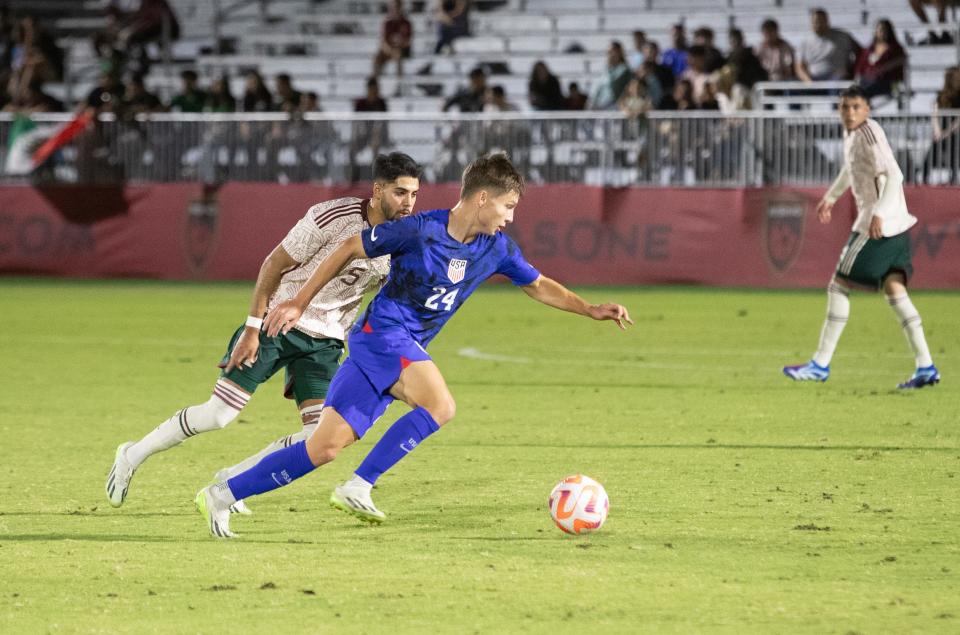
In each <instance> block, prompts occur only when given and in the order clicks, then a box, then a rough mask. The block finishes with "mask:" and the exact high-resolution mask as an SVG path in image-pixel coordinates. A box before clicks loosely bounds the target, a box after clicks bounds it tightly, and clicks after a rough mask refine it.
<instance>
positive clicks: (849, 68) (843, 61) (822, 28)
mask: <svg viewBox="0 0 960 635" xmlns="http://www.w3.org/2000/svg"><path fill="white" fill-rule="evenodd" d="M810 24H811V28H812V31H813V34H812V35H811V36H810V37H808V38H807V39H806V40H804V41H803V43H802V44H801V45H800V56H799V59H797V68H796V72H797V77H799V78H800V79H801V80H803V81H805V82H816V81H824V80H843V79H851V78H852V77H853V68H854V65H855V64H856V61H857V57H858V56H859V55H860V45H859V44H857V41H856V40H854V39H853V36H852V35H850V34H849V33H847V32H846V31H842V30H840V29H834V28H831V26H830V18H829V16H828V15H827V12H826V11H825V10H824V9H813V10H812V11H811V12H810Z"/></svg>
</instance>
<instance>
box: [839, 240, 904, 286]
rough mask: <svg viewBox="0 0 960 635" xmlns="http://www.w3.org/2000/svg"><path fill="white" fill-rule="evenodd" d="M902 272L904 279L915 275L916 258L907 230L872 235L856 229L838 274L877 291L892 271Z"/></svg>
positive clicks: (843, 252)
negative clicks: (886, 234) (885, 234)
mask: <svg viewBox="0 0 960 635" xmlns="http://www.w3.org/2000/svg"><path fill="white" fill-rule="evenodd" d="M895 271H899V272H901V273H902V274H903V276H904V278H906V279H907V280H909V279H910V276H912V275H913V257H912V255H911V253H910V236H909V235H908V233H907V232H903V233H902V234H897V235H896V236H890V237H887V238H877V239H874V238H870V236H868V235H867V234H861V233H860V232H853V233H852V234H850V239H849V240H847V244H846V246H845V247H844V248H843V251H841V252H840V262H838V263H837V272H836V274H837V277H838V278H841V279H843V280H846V281H849V282H852V283H854V284H856V285H857V286H861V287H866V288H869V289H873V290H877V289H880V288H881V287H882V286H883V280H884V279H885V278H886V277H887V276H888V275H889V274H891V273H893V272H895Z"/></svg>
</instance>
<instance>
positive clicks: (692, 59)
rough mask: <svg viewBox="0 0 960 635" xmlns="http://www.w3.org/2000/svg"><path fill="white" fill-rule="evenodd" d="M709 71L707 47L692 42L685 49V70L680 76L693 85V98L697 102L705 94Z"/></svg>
mask: <svg viewBox="0 0 960 635" xmlns="http://www.w3.org/2000/svg"><path fill="white" fill-rule="evenodd" d="M710 75H711V74H710V73H708V72H707V49H706V48H704V47H703V46H701V45H699V44H694V45H693V46H691V47H690V49H689V50H688V51H687V70H685V71H683V75H681V76H680V77H681V78H682V79H685V80H687V81H689V82H690V85H691V86H693V100H694V101H695V102H697V103H698V104H699V103H700V102H701V101H702V100H703V99H704V97H705V96H706V88H707V84H708V83H709V82H710Z"/></svg>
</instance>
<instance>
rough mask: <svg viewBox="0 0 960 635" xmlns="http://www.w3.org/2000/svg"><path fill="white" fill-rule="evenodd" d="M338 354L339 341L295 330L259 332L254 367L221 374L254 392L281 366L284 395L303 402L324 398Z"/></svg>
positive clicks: (226, 357) (225, 359) (340, 350)
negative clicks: (276, 334)
mask: <svg viewBox="0 0 960 635" xmlns="http://www.w3.org/2000/svg"><path fill="white" fill-rule="evenodd" d="M243 328H244V327H242V326H241V327H240V328H238V329H237V331H236V332H235V333H234V334H233V338H231V340H230V344H229V345H228V346H227V352H226V353H225V354H224V356H223V359H222V360H220V368H225V367H226V365H227V362H229V361H230V352H231V351H232V350H233V347H234V345H235V344H236V343H237V340H238V339H240V335H241V334H242V333H243ZM341 355H343V342H342V341H341V340H335V339H330V338H317V337H311V336H309V335H307V334H306V333H302V332H300V331H298V330H296V329H292V330H291V331H290V332H289V333H287V334H286V335H283V334H280V335H278V336H277V337H267V336H266V334H265V333H262V332H261V333H260V350H259V351H258V352H257V361H255V362H254V363H253V366H249V367H244V368H234V369H233V370H231V371H230V372H229V373H227V372H224V373H221V376H222V377H224V378H226V379H229V380H230V381H232V382H233V383H235V384H237V385H238V386H240V387H241V388H243V389H244V390H246V391H247V392H249V393H250V394H253V391H255V390H256V389H257V386H259V385H260V384H262V383H263V382H265V381H267V380H268V379H270V378H271V377H272V376H273V375H274V374H275V373H276V372H277V371H279V370H281V369H284V370H286V381H285V383H284V396H286V397H287V398H289V399H296V401H297V403H303V402H304V401H307V400H309V399H324V398H326V396H327V389H328V388H329V387H330V380H331V379H333V376H334V374H335V373H336V372H337V369H338V368H339V367H340V357H341Z"/></svg>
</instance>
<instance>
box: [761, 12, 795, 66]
mask: <svg viewBox="0 0 960 635" xmlns="http://www.w3.org/2000/svg"><path fill="white" fill-rule="evenodd" d="M760 32H761V33H762V34H763V42H761V43H760V46H758V47H757V58H759V60H760V65H761V66H763V69H764V70H765V71H766V72H767V78H768V79H769V80H770V81H772V82H785V81H790V80H794V79H796V78H797V73H796V70H795V65H796V57H795V56H794V52H793V47H792V46H790V44H789V43H788V42H787V41H786V40H784V39H783V38H782V37H780V25H779V24H777V21H776V20H772V19H769V18H768V19H766V20H764V21H763V24H761V25H760Z"/></svg>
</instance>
